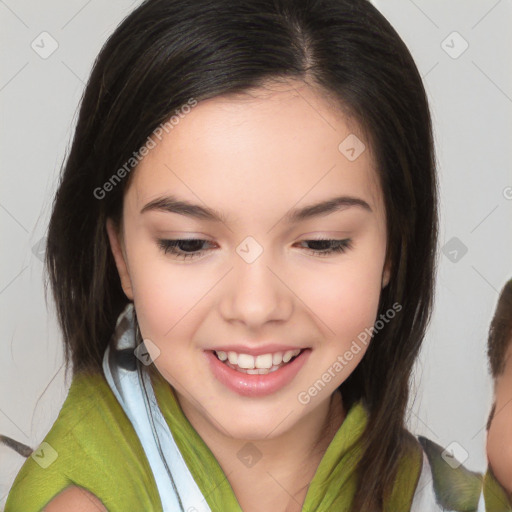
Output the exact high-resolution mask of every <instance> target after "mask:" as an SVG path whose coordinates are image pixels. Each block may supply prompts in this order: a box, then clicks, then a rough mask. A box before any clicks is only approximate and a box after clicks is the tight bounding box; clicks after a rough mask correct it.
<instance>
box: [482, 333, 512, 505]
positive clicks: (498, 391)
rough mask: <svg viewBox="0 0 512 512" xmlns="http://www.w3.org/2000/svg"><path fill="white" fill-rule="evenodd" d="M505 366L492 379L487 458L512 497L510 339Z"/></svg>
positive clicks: (511, 368) (511, 344) (511, 356)
mask: <svg viewBox="0 0 512 512" xmlns="http://www.w3.org/2000/svg"><path fill="white" fill-rule="evenodd" d="M510 341H511V343H510V344H509V347H508V350H507V353H506V355H505V367H504V370H503V372H502V374H501V375H499V376H498V377H497V378H496V379H495V381H494V401H495V403H496V407H495V412H494V416H493V418H492V420H491V424H490V426H489V430H488V432H487V459H488V461H489V464H490V466H491V468H492V470H493V473H494V475H495V476H496V479H497V480H498V481H499V482H500V484H501V485H502V486H503V488H505V489H506V490H507V491H508V493H509V496H510V497H512V443H511V440H512V340H510Z"/></svg>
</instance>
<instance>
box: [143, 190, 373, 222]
mask: <svg viewBox="0 0 512 512" xmlns="http://www.w3.org/2000/svg"><path fill="white" fill-rule="evenodd" d="M351 206H358V207H361V208H363V209H364V210H366V211H369V212H371V211H372V209H371V208H370V205H369V204H368V203H367V202H366V201H364V200H363V199H359V198H358V197H351V196H339V197H333V198H331V199H327V200H325V201H321V202H320V203H316V204H312V205H309V206H305V207H303V208H294V209H293V210H290V211H288V212H287V213H286V214H285V216H284V218H283V220H284V221H285V222H287V223H290V224H293V223H296V222H300V221H303V220H306V219H310V218H313V217H319V216H322V215H328V214H330V213H333V212H336V211H339V210H344V209H345V208H349V207H351ZM151 210H156V211H161V212H167V213H177V214H179V215H185V216H187V217H194V218H196V219H200V220H209V221H214V222H222V223H226V217H225V216H224V215H223V214H222V213H220V212H217V211H215V210H212V209H211V208H208V207H206V206H199V205H198V204H192V203H189V202H188V201H184V200H179V199H177V198H176V197H174V196H166V197H158V198H156V199H153V200H152V201H150V202H149V203H148V204H146V205H145V206H144V207H143V208H142V210H141V211H140V213H141V214H142V213H144V212H147V211H151Z"/></svg>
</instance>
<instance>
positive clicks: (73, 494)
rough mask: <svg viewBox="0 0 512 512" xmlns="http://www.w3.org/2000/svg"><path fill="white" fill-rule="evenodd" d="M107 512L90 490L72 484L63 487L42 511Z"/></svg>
mask: <svg viewBox="0 0 512 512" xmlns="http://www.w3.org/2000/svg"><path fill="white" fill-rule="evenodd" d="M70 507H73V508H70ZM70 510H71V511H73V512H107V509H106V508H105V506H104V505H103V503H102V502H101V500H100V499H99V498H98V497H96V496H95V495H94V494H92V493H91V492H89V491H87V490H85V489H83V488H82V487H77V486H75V485H72V486H70V487H67V488H66V489H64V490H63V491H62V492H61V493H59V494H58V495H57V496H56V497H55V498H53V500H52V501H51V502H50V503H49V504H48V505H46V507H44V509H43V512H69V511H70Z"/></svg>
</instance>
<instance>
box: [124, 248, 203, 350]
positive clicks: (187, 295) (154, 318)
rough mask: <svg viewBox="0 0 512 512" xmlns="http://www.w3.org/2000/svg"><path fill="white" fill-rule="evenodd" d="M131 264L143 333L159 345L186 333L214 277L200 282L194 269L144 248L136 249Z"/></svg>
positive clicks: (139, 320) (131, 256)
mask: <svg viewBox="0 0 512 512" xmlns="http://www.w3.org/2000/svg"><path fill="white" fill-rule="evenodd" d="M130 264H131V268H130V274H131V278H132V284H133V289H134V301H135V306H136V309H137V319H138V322H139V326H140V329H141V333H142V334H143V336H144V337H148V338H150V339H152V338H154V339H155V342H157V341H156V340H161V342H162V341H163V340H165V339H169V338H170V337H172V336H173V335H176V334H177V332H180V330H181V331H182V330H183V327H184V326H186V325H187V323H188V322H190V321H191V318H192V317H193V315H194V312H195V311H196V310H197V309H198V306H199V304H198V302H199V301H200V299H201V297H204V295H205V294H206V293H207V292H208V290H209V289H210V288H211V286H212V283H211V282H210V281H211V280H212V279H211V276H210V279H208V278H207V277H206V278H205V279H202V278H198V276H197V275H195V274H194V271H193V270H192V269H191V268H188V269H187V268H186V266H184V265H183V266H180V265H172V264H171V263H170V262H169V261H167V260H166V256H165V255H163V254H162V255H159V254H158V253H157V252H156V250H155V249H154V248H153V249H151V248H148V247H144V245H143V244H140V245H139V246H138V247H136V248H134V251H133V252H132V254H131V255H130ZM157 343H158V342H157Z"/></svg>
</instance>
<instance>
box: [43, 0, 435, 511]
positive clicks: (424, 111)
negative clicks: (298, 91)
mask: <svg viewBox="0 0 512 512" xmlns="http://www.w3.org/2000/svg"><path fill="white" fill-rule="evenodd" d="M287 78H294V79H299V80H301V79H302V80H306V79H307V80H308V81H309V82H310V83H314V84H315V85H317V86H318V88H319V90H323V91H325V93H326V95H329V96H330V97H333V98H335V99H336V100H337V102H338V104H339V105H340V107H342V109H343V110H344V111H345V112H347V113H348V114H350V115H351V116H352V117H353V118H354V119H355V120H356V121H357V122H358V124H359V126H361V127H362V128H363V130H364V132H365V133H366V135H367V137H368V143H369V144H370V146H371V148H372V150H373V153H374V155H375V158H376V162H377V167H378V173H379V181H380V184H381V187H382V191H383V195H384V200H385V207H386V215H387V225H388V257H389V258H390V259H391V262H392V272H391V278H390V282H389V284H388V286H387V287H386V288H384V290H383V291H382V294H381V298H380V305H379V315H380V314H382V313H385V312H386V311H387V310H389V309H390V308H392V305H393V304H395V303H398V304H400V305H401V306H402V310H401V312H400V314H398V315H397V316H396V318H394V319H393V320H392V321H390V322H387V323H386V324H385V325H384V326H383V328H382V329H380V330H378V332H375V334H374V337H373V340H372V342H371V343H370V345H369V348H368V350H367V352H366V354H365V356H364V358H363V359H362V361H361V362H360V364H359V365H358V367H357V368H356V369H355V370H354V371H353V373H352V374H351V375H350V377H349V378H348V379H347V380H346V381H345V382H344V383H343V384H342V385H341V386H340V389H341V392H342V395H343V400H344V405H345V407H346V408H347V409H348V408H349V407H350V406H351V405H352V404H353V403H354V402H355V401H356V400H363V401H364V403H365V405H366V406H367V408H368V410H369V413H370V416H369V422H368V428H367V429H366V431H365V433H364V436H363V440H364V446H365V448H364V452H363V457H362V459H361V460H360V463H359V466H358V470H359V474H360V479H359V482H360V484H359V487H358V491H357V494H356V498H355V501H354V504H353V506H354V510H365V511H366V510H380V509H381V507H382V503H383V500H384V497H385V496H386V495H387V493H388V492H389V491H390V489H391V488H392V487H393V481H394V478H395V474H396V470H397V463H398V460H399V458H400V457H401V456H402V455H403V453H404V450H405V447H406V444H407V442H408V441H407V440H408V439H410V435H409V434H408V433H407V431H406V429H405V420H404V417H405V412H406V408H407V403H408V396H409V380H410V376H411V371H412V367H413V363H414V361H415V359H416V357H417V355H418V352H419V349H420V346H421V343H422V340H423V337H424V334H425V330H426V326H427V324H428V321H429V318H430V314H431V309H432V300H433V283H434V272H435V249H436V242H437V229H438V220H437V179H436V173H435V156H434V147H433V138H432V127H431V117H430V112H429V106H428V101H427V97H426V93H425V90H424V87H423V84H422V80H421V77H420V75H419V73H418V70H417V68H416V65H415V63H414V60H413V58H412V56H411V54H410V53H409V51H408V49H407V47H406V46H405V44H404V43H403V41H402V40H401V39H400V37H399V35H398V34H397V33H396V31H395V30H394V29H393V28H392V26H391V25H390V24H389V22H388V21H387V20H386V19H385V18H384V16H382V15H381V14H380V13H379V11H378V10H377V9H376V8H375V7H374V6H373V5H372V4H371V3H370V2H369V1H367V0H239V1H237V2H233V1H228V0H194V1H189V0H147V1H145V2H144V3H143V4H141V5H140V6H139V7H138V8H137V9H136V10H135V11H133V12H132V13H131V14H130V15H129V16H128V17H127V18H125V19H124V21H123V22H122V23H121V24H120V26H119V27H118V28H117V29H116V30H115V32H114V33H113V34H112V35H111V36H110V38H109V39H108V41H107V42H106V43H105V45H104V46H103V48H102V50H101V52H100V54H99V56H98V57H97V60H96V62H95V64H94V67H93V70H92V73H91V76H90V78H89V81H88V84H87V87H86V89H85V93H84V96H83V98H82V101H81V107H80V113H79V118H78V123H77V126H76V130H75V134H74V139H73V142H72V146H71V149H70V153H69V155H68V157H67V160H66V161H65V164H64V166H63V170H62V173H61V179H60V184H59V187H58V191H57V193H56V196H55V200H54V204H53V212H52V216H51V220H50V224H49V230H48V242H47V251H46V262H45V264H46V269H47V273H48V277H49V282H50V284H51V288H52V292H53V297H54V300H55V303H56V310H57V315H58V320H59V322H60V326H61V328H62V331H63V337H64V343H65V353H66V360H67V361H68V363H69V362H70V361H71V362H72V365H73V371H74V372H79V371H89V372H100V371H101V361H102V357H103V353H104V351H105V348H106V346H107V344H108V342H109V338H110V336H111V334H112V332H113V330H114V326H115V322H116V319H117V317H118V315H119V314H120V312H121V311H122V309H123V308H124V306H125V305H126V303H127V298H126V296H125V295H124V293H123V291H122V288H121V286H120V281H119V276H118V273H117V269H116V267H115V264H114V260H113V257H112V255H111V251H110V247H109V245H108V239H107V236H106V230H105V222H106V220H107V218H109V217H111V218H113V219H114V220H115V221H116V222H117V223H119V219H120V218H121V214H122V206H123V191H124V190H125V188H126V185H127V183H128V179H126V178H125V179H122V180H120V182H119V183H116V185H115V186H113V187H110V188H111V190H109V191H108V193H106V194H105V195H104V196H103V197H98V196H99V195H100V194H95V193H94V191H95V190H96V191H97V190H98V189H101V188H102V187H103V186H104V184H105V183H107V182H108V181H109V180H110V179H111V178H112V176H113V175H114V174H115V173H116V172H117V170H118V169H120V168H122V167H123V166H126V162H130V159H131V157H132V155H133V152H134V151H136V150H137V149H138V148H140V147H141V146H142V144H143V143H144V141H145V140H146V138H147V137H148V136H149V135H150V134H151V133H152V132H153V130H154V129H155V128H156V127H157V126H158V125H160V124H161V123H163V122H165V121H166V120H168V119H169V118H170V116H172V115H173V114H174V113H175V111H176V110H177V109H178V110H179V109H180V107H181V106H182V105H185V104H186V103H187V101H189V100H190V98H194V99H195V100H197V101H201V100H203V99H207V98H212V97H215V96H219V95H228V94H232V93H239V92H245V91H248V90H250V89H251V88H255V87H258V86H261V85H262V84H264V83H266V82H267V81H269V80H277V79H281V80H282V79H287ZM340 142H341V141H340ZM130 165H131V166H132V167H133V169H129V171H130V172H131V174H130V176H132V175H133V173H134V172H136V165H132V164H130ZM125 169H126V167H125ZM103 190H105V189H104V188H103Z"/></svg>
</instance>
